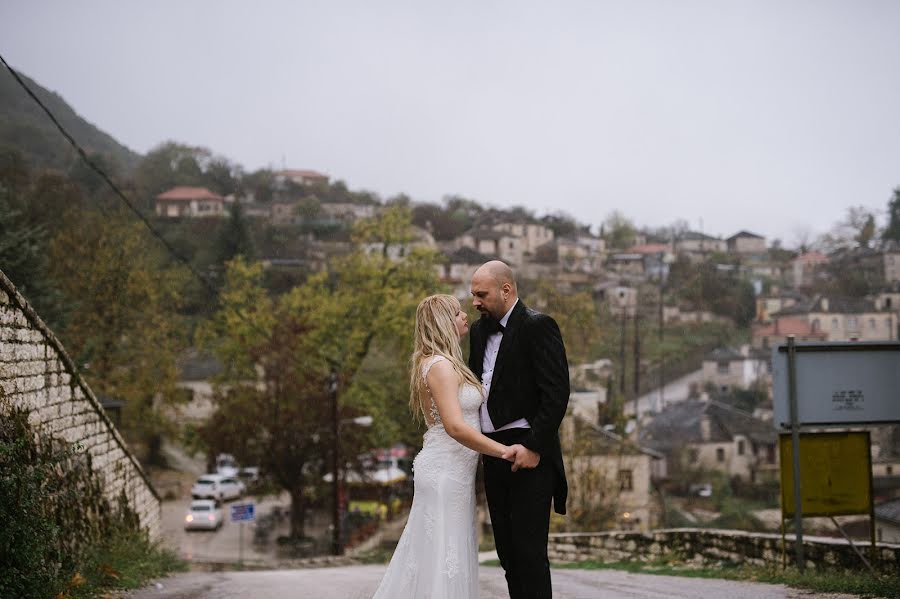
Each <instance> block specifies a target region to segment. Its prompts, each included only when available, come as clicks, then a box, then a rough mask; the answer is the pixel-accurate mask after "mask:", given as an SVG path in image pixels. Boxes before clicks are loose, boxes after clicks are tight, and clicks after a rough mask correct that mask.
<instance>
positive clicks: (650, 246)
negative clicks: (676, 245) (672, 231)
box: [625, 243, 669, 254]
mask: <svg viewBox="0 0 900 599" xmlns="http://www.w3.org/2000/svg"><path fill="white" fill-rule="evenodd" d="M668 251H669V246H668V245H666V244H664V243H645V244H643V245H635V246H632V247H630V248H628V249H627V250H625V252H626V253H628V254H665V253H666V252H668Z"/></svg>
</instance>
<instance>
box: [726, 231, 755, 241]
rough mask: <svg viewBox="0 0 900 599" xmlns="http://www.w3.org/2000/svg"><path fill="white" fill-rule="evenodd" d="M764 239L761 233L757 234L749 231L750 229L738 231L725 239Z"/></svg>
mask: <svg viewBox="0 0 900 599" xmlns="http://www.w3.org/2000/svg"><path fill="white" fill-rule="evenodd" d="M739 238H743V239H765V237H763V236H762V235H757V234H756V233H751V232H750V231H738V232H737V233H735V234H734V235H732V236H731V237H729V238H728V239H726V240H725V241H734V240H735V239H739Z"/></svg>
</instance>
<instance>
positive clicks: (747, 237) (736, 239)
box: [725, 231, 766, 255]
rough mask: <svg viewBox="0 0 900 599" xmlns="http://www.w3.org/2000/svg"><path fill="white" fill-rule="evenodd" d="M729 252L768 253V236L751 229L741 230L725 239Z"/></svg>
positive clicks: (744, 253)
mask: <svg viewBox="0 0 900 599" xmlns="http://www.w3.org/2000/svg"><path fill="white" fill-rule="evenodd" d="M725 244H726V246H727V248H728V252H729V253H732V254H741V255H760V254H765V253H766V238H765V237H763V236H762V235H757V234H756V233H750V232H749V231H739V232H737V233H735V234H734V235H732V236H731V237H729V238H728V239H726V240H725Z"/></svg>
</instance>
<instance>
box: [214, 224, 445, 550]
mask: <svg viewBox="0 0 900 599" xmlns="http://www.w3.org/2000/svg"><path fill="white" fill-rule="evenodd" d="M411 238H412V237H411V231H410V223H409V212H408V211H407V210H404V209H402V208H399V207H395V208H392V209H390V210H387V211H385V212H384V213H382V215H380V216H379V217H378V218H377V219H371V220H370V221H362V222H361V223H359V225H358V226H357V227H356V228H355V231H354V241H355V243H356V244H357V249H356V250H355V251H354V252H352V253H351V254H349V255H347V256H345V257H343V258H339V259H334V260H332V261H331V262H330V263H329V264H328V267H327V269H326V270H325V271H322V272H319V273H316V274H313V275H312V276H310V277H309V279H308V280H307V281H306V282H305V283H304V284H303V285H300V286H298V287H295V288H294V289H292V290H291V291H290V292H288V293H286V294H284V295H282V296H280V297H276V298H272V297H270V296H269V295H268V294H267V292H266V291H265V289H264V288H263V286H262V270H261V268H260V267H259V266H258V265H249V264H247V263H246V262H244V261H243V260H241V259H237V260H235V261H233V262H231V263H230V264H229V267H228V271H227V275H226V283H225V288H224V291H223V294H222V296H221V302H222V309H221V310H220V311H219V312H218V313H217V314H216V315H215V317H214V318H213V319H212V320H211V321H210V322H209V323H208V324H207V325H206V326H205V327H204V328H203V330H202V332H201V338H202V340H203V344H204V345H205V346H207V347H208V348H210V349H211V350H212V351H213V352H214V353H215V354H216V355H217V356H218V357H219V359H220V360H221V361H222V363H223V364H225V365H226V368H225V370H224V372H223V374H222V376H221V378H220V380H219V381H218V385H217V406H218V407H217V411H216V413H215V415H214V416H213V418H212V420H211V421H210V423H209V426H207V427H206V428H205V430H204V431H203V433H202V434H203V437H204V439H205V440H206V444H207V446H208V448H209V449H210V451H212V452H215V451H219V450H226V449H227V450H229V451H231V452H232V453H234V454H235V455H236V456H237V457H238V458H239V459H241V460H245V461H250V460H252V461H254V462H258V463H259V464H260V466H262V467H263V468H264V469H265V470H266V472H268V473H269V474H270V475H271V476H272V477H273V478H274V480H275V481H276V482H277V484H278V485H279V486H280V487H281V488H283V489H284V490H285V491H287V492H288V493H289V494H290V496H291V535H292V536H293V537H302V536H304V533H305V528H304V525H305V519H306V512H307V510H308V507H309V504H310V502H311V501H313V500H314V499H315V498H316V497H318V496H319V495H320V494H322V492H323V488H322V487H323V481H322V476H323V474H325V472H327V471H328V470H329V467H328V466H329V464H330V461H325V460H324V458H325V456H327V455H328V453H329V450H330V446H331V437H330V430H331V418H330V414H331V401H330V398H329V396H328V393H327V388H328V381H329V377H330V375H331V373H332V372H333V373H334V374H335V375H336V377H337V381H338V386H339V389H340V408H341V418H347V417H352V416H353V415H356V414H360V413H364V414H369V415H372V416H373V417H374V419H375V426H374V427H373V430H372V431H369V432H368V434H369V436H370V439H371V440H370V442H375V443H379V444H387V443H389V442H393V441H396V440H399V439H398V436H400V437H403V438H409V437H410V433H409V429H411V428H412V427H411V426H409V427H403V426H402V425H399V426H400V427H401V428H405V431H401V430H398V423H409V424H410V425H411V419H410V417H409V414H408V410H407V408H406V401H405V399H404V397H405V395H406V393H407V389H406V384H405V380H406V376H407V368H408V364H407V356H408V355H409V352H410V350H411V336H412V323H413V319H414V315H415V307H416V305H417V304H418V302H419V301H420V300H421V298H422V297H424V296H425V295H427V294H429V293H433V292H434V291H435V290H436V289H437V287H438V283H437V280H436V276H435V274H434V258H435V256H434V254H433V253H432V252H430V251H428V250H420V249H412V250H411V251H410V252H408V253H406V254H405V257H404V258H402V259H400V260H393V259H391V258H390V257H388V252H387V251H386V248H388V247H390V246H392V245H394V244H397V243H408V241H409V240H410V239H411ZM379 248H384V251H378V249H379ZM385 381H389V382H390V384H388V385H383V384H382V383H384V382H385ZM248 413H252V414H253V415H254V417H253V418H252V419H250V420H248V419H247V414H248ZM360 434H361V432H360V431H358V430H354V429H352V427H348V428H346V429H345V432H342V435H341V442H342V447H341V455H343V456H354V455H357V454H358V453H360V451H361V449H364V448H366V447H367V444H366V442H365V441H364V440H363V439H362V438H361V437H360V436H359V435H360Z"/></svg>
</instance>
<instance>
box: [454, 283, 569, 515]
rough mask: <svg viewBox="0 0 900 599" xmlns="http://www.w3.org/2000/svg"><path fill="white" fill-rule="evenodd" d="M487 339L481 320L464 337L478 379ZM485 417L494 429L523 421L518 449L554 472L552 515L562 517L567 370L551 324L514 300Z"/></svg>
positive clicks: (555, 328) (563, 351) (556, 328)
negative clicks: (537, 456) (521, 447)
mask: <svg viewBox="0 0 900 599" xmlns="http://www.w3.org/2000/svg"><path fill="white" fill-rule="evenodd" d="M486 345H487V334H486V331H485V330H484V326H483V323H482V322H481V320H478V321H476V322H475V323H474V324H473V325H472V329H471V331H470V333H469V350H470V351H469V368H471V370H472V372H474V373H475V376H477V377H478V378H479V379H480V378H481V374H482V370H483V368H484V351H485V346H486ZM487 401H488V413H489V414H490V416H491V422H492V423H493V425H494V428H500V427H502V426H504V425H506V424H509V423H510V422H513V421H514V420H518V419H519V418H525V419H526V420H527V421H528V424H529V425H531V429H529V430H528V433H527V436H526V438H525V440H524V441H522V445H524V446H525V447H527V448H528V449H530V450H532V451H535V452H537V453H539V454H541V460H549V461H550V463H552V464H553V466H554V468H555V469H556V471H557V474H558V476H557V484H556V487H555V489H554V494H553V505H554V509H555V511H556V512H557V513H559V514H565V513H566V496H567V495H568V484H567V482H566V473H565V467H564V466H563V460H562V449H561V448H560V443H559V425H560V423H561V422H562V419H563V416H565V415H566V407H567V406H568V404H569V364H568V361H567V360H566V348H565V346H564V345H563V340H562V335H561V334H560V332H559V326H557V324H556V321H554V320H553V319H552V318H551V317H549V316H547V315H546V314H541V313H540V312H536V311H534V310H531V309H530V308H527V307H526V306H525V304H524V303H523V302H522V300H521V299H520V300H519V302H518V303H517V304H516V307H515V308H513V311H512V314H510V316H509V320H508V321H507V323H506V330H505V331H504V333H503V339H502V341H501V343H500V351H499V353H498V354H497V361H496V363H495V364H494V374H493V377H492V379H491V391H490V395H489V396H488V400H487Z"/></svg>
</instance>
